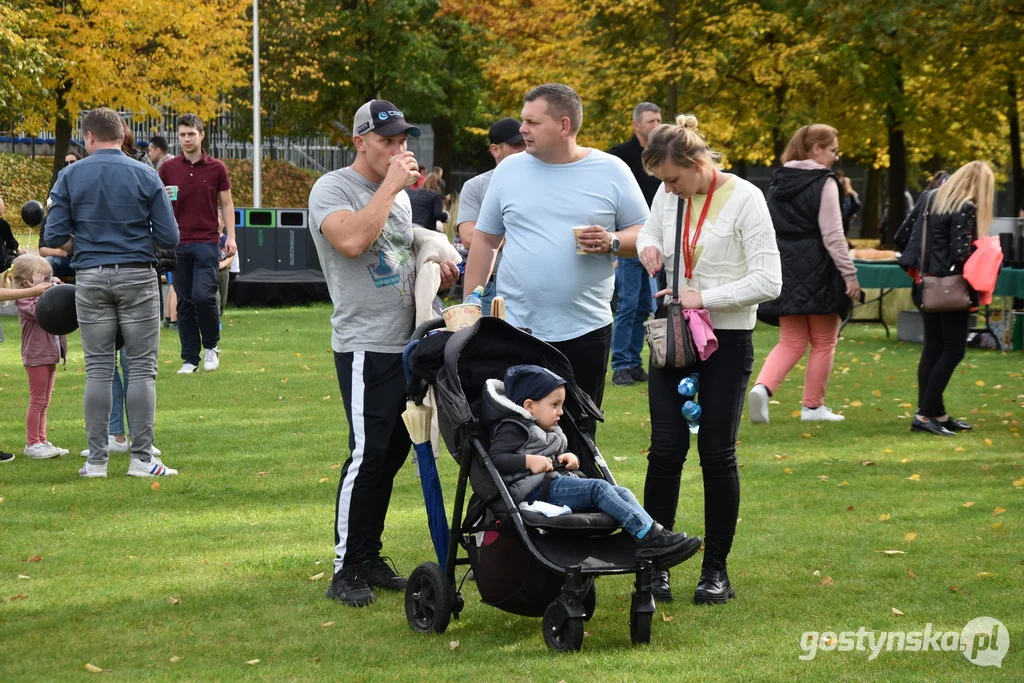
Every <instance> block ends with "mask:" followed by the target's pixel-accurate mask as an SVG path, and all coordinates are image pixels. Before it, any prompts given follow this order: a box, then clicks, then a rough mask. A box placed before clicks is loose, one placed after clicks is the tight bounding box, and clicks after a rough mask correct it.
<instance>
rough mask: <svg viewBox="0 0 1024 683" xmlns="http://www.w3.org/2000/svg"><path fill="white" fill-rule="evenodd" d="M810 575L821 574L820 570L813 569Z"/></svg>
mask: <svg viewBox="0 0 1024 683" xmlns="http://www.w3.org/2000/svg"><path fill="white" fill-rule="evenodd" d="M811 576H821V571H819V570H817V569H815V570H814V571H813V572H812V573H811Z"/></svg>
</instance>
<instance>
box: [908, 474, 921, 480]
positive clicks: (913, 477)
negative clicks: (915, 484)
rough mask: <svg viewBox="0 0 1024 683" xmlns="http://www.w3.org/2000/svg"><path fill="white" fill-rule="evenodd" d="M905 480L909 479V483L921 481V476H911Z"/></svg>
mask: <svg viewBox="0 0 1024 683" xmlns="http://www.w3.org/2000/svg"><path fill="white" fill-rule="evenodd" d="M907 479H909V480H910V481H921V475H920V474H911V475H910V476H909V477H907Z"/></svg>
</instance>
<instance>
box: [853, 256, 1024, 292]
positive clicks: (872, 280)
mask: <svg viewBox="0 0 1024 683" xmlns="http://www.w3.org/2000/svg"><path fill="white" fill-rule="evenodd" d="M854 265H856V266H857V280H858V281H859V282H860V286H861V287H862V288H864V289H904V288H909V287H910V286H911V285H913V284H914V282H913V280H911V279H910V276H909V275H907V274H906V273H905V272H903V269H902V268H900V267H899V265H897V264H895V263H869V262H864V261H854ZM995 295H996V296H1015V297H1020V298H1024V268H1003V270H1002V272H1001V273H999V280H998V281H997V282H996V291H995Z"/></svg>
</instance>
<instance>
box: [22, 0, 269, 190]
mask: <svg viewBox="0 0 1024 683" xmlns="http://www.w3.org/2000/svg"><path fill="white" fill-rule="evenodd" d="M4 2H5V6H6V7H7V8H8V9H14V10H16V11H20V12H22V13H23V14H24V15H25V17H27V21H25V22H24V23H23V24H22V26H21V29H20V31H19V33H20V35H21V37H22V38H24V39H26V40H30V41H37V42H38V43H39V44H43V45H46V46H47V47H46V50H47V52H48V55H49V57H50V61H49V64H48V68H47V70H46V73H45V74H44V76H43V77H42V79H41V84H42V87H43V88H44V89H45V92H46V94H47V98H46V99H39V100H37V101H36V102H34V103H32V106H30V107H26V108H25V109H24V110H23V112H22V113H23V114H24V115H25V117H26V123H25V125H26V127H28V126H32V125H36V126H40V127H41V126H51V125H52V126H53V127H54V129H55V131H56V140H57V141H56V151H55V157H54V166H53V180H54V181H55V180H56V176H57V171H59V170H60V167H61V166H62V159H63V158H64V155H65V154H66V153H67V150H68V146H69V143H70V140H71V131H72V123H73V122H74V121H75V119H76V118H77V117H78V115H79V113H80V112H81V111H83V110H86V109H91V108H94V107H99V106H108V107H111V108H115V109H125V110H128V111H131V112H135V113H141V114H147V115H156V114H159V113H160V110H161V109H162V108H165V107H166V108H173V109H177V110H179V111H193V112H195V113H197V114H199V115H200V116H205V117H210V116H212V115H214V114H217V113H219V112H220V111H221V109H222V107H221V101H220V96H221V95H222V94H223V93H226V92H228V91H229V90H230V89H231V88H232V87H234V86H236V85H238V84H239V82H240V81H241V80H242V79H244V78H245V71H244V70H243V69H241V68H239V67H238V66H237V63H238V57H239V55H240V54H241V53H243V52H244V51H245V50H246V49H247V46H248V41H249V33H248V31H249V28H248V25H247V24H246V22H245V19H244V13H243V10H244V8H245V7H246V5H247V4H248V3H247V1H246V0H207V1H205V2H201V3H179V2H174V1H172V0H124V1H123V2H108V1H106V0H70V1H68V0H43V1H40V0H4Z"/></svg>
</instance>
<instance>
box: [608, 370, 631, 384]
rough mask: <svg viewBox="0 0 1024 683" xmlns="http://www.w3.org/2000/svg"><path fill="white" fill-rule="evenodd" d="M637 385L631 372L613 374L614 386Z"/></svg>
mask: <svg viewBox="0 0 1024 683" xmlns="http://www.w3.org/2000/svg"><path fill="white" fill-rule="evenodd" d="M635 383H636V380H635V379H633V373H632V372H631V371H629V370H616V371H615V372H613V373H612V384H614V385H615V386H617V387H629V386H632V385H633V384H635Z"/></svg>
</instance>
